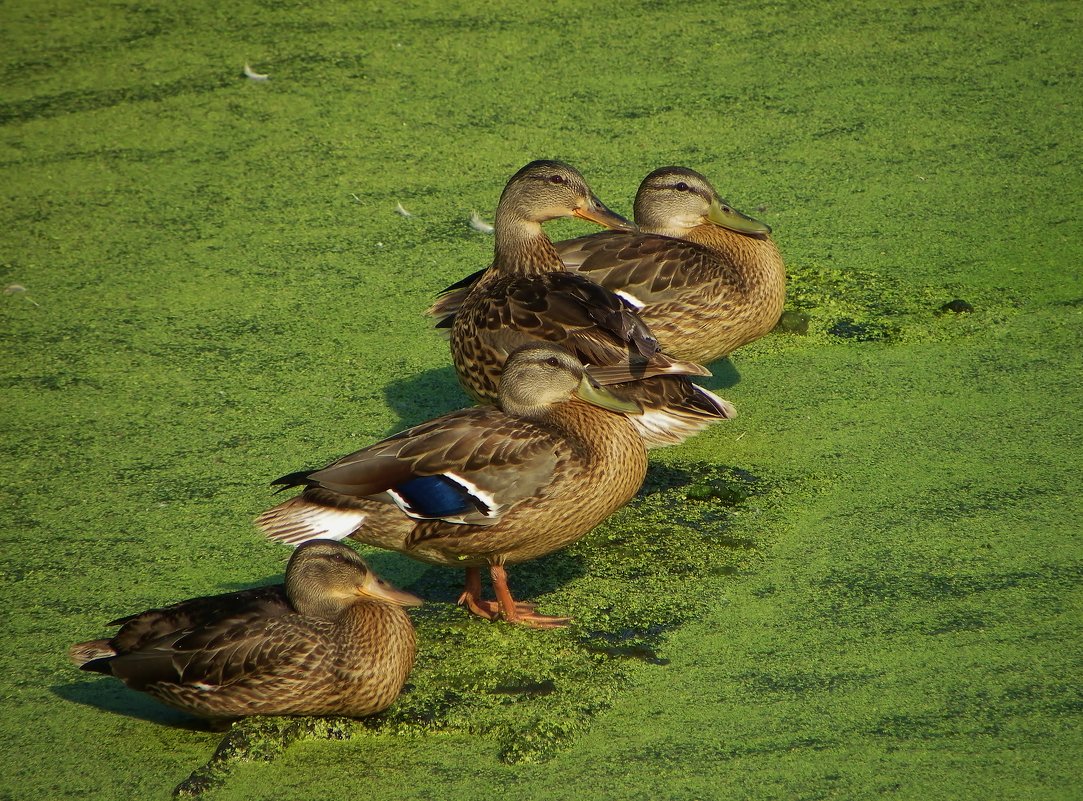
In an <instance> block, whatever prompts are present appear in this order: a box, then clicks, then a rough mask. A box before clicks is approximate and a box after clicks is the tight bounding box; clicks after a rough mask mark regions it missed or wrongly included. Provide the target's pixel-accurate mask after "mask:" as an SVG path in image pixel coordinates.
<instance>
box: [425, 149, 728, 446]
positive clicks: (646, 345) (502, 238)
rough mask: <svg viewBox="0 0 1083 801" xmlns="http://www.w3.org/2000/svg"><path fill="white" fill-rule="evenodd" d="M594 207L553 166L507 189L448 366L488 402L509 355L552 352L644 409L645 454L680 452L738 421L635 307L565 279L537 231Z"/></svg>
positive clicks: (525, 171)
mask: <svg viewBox="0 0 1083 801" xmlns="http://www.w3.org/2000/svg"><path fill="white" fill-rule="evenodd" d="M598 206H600V203H599V202H598V201H597V199H596V198H595V197H594V194H593V193H592V192H591V190H590V187H588V186H587V183H586V181H585V180H584V178H583V176H582V175H580V173H579V172H578V171H577V170H576V169H575V168H573V167H571V166H569V165H567V164H564V163H562V162H559V161H534V162H531V163H530V164H528V165H526V166H525V167H523V168H522V169H521V170H519V172H517V173H516V174H515V175H513V176H512V178H511V179H510V180H509V181H508V184H507V186H506V187H505V189H504V192H503V194H502V195H501V197H500V203H499V205H498V207H497V212H496V219H495V222H494V229H495V255H494V258H493V263H492V265H491V266H490V267H489V268H488V269H487V270H486V271H485V272H484V273H483V274H482V275H481V276H480V277H479V278H478V280H477V281H476V282H474V283H473V284H472V285H471V286H470V287H469V291H468V292H467V294H466V296H465V298H463V300H462V304H461V306H460V307H459V308H458V309H457V311H456V312H455V313H454V320H453V321H452V323H451V353H452V360H453V361H454V363H455V369H456V371H457V373H458V375H459V380H460V381H461V382H462V384H463V387H464V388H465V389H466V391H467V392H468V393H469V394H470V395H472V396H473V397H474V398H476V399H478V400H481V401H483V402H493V401H494V400H495V399H496V396H497V391H498V387H499V384H500V375H501V371H502V369H503V366H504V361H505V359H507V357H508V354H509V353H510V352H511V351H512V350H514V349H515V348H516V347H517V346H519V345H522V344H524V343H526V342H538V341H547V342H557V343H559V344H561V345H563V346H564V347H566V348H568V349H569V350H570V351H571V352H572V353H574V354H575V355H576V356H577V357H578V358H579V359H580V361H582V362H583V363H584V364H587V365H589V368H588V370H589V372H590V373H591V375H592V376H593V377H594V378H596V379H597V380H598V381H600V382H602V383H604V384H606V385H617V386H611V388H612V390H613V392H614V394H616V395H618V396H619V397H624V398H627V399H629V400H632V401H634V402H635V403H636V404H638V405H639V406H640V407H641V408H642V410H643V413H642V414H641V415H639V416H637V417H635V418H633V423H634V424H635V425H636V428H637V429H638V430H639V432H640V434H641V435H642V436H643V438H644V440H645V441H646V442H647V445H648V447H655V446H660V445H669V444H674V443H676V442H680V441H681V440H683V439H685V438H686V437H688V436H691V435H692V434H695V433H697V432H698V431H700V430H702V429H703V428H704V427H706V426H707V425H709V424H710V423H712V422H717V421H718V420H721V419H726V418H730V417H733V416H735V411H734V409H733V407H732V406H731V405H730V404H729V403H727V402H726V401H724V400H722V399H721V398H718V397H716V396H715V395H713V394H712V393H710V392H708V391H707V390H705V389H703V388H701V387H697V386H696V385H694V384H693V383H692V382H691V381H690V380H689V379H688V378H687V377H686V376H687V375H708V374H709V373H708V371H706V370H705V369H704V368H702V367H700V366H699V365H698V364H693V363H691V362H688V361H678V360H676V359H673V358H671V357H670V356H669V355H668V354H666V353H664V352H662V351H661V350H660V349H659V347H658V342H657V339H656V338H655V335H654V334H653V333H652V332H651V331H650V329H649V327H648V326H646V325H644V322H643V320H642V319H641V317H640V315H639V314H638V313H637V312H636V310H635V306H634V303H631V302H629V300H628V299H626V298H623V297H620V296H619V295H618V294H615V293H613V292H612V291H610V290H609V289H606V288H604V287H601V286H600V285H598V284H596V283H594V282H593V281H591V280H589V279H588V278H585V277H584V276H582V275H579V274H577V273H573V272H569V271H567V270H566V269H565V267H564V263H563V262H562V261H561V260H560V257H559V255H558V253H557V251H556V249H555V248H554V247H553V243H552V242H551V241H550V240H549V237H547V236H546V235H545V232H544V231H543V230H542V225H541V224H542V223H543V222H545V221H547V220H551V219H554V218H556V217H562V216H563V217H571V216H580V217H587V218H588V219H594V220H596V221H598V220H599V216H598V214H597V212H596V211H595V210H596V209H597V208H598ZM603 208H604V207H603ZM584 210H586V212H585V211H584ZM601 219H602V220H603V221H604V220H607V219H608V216H605V215H603V216H602V217H601ZM613 227H623V228H624V231H625V232H626V231H627V230H628V229H629V226H628V225H624V226H618V225H616V224H614V226H613ZM622 235H624V232H622ZM430 313H433V310H430Z"/></svg>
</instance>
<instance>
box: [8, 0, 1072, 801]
mask: <svg viewBox="0 0 1083 801" xmlns="http://www.w3.org/2000/svg"><path fill="white" fill-rule="evenodd" d="M520 5H521V4H517V5H516V6H510V5H509V6H508V7H506V8H503V9H493V8H491V7H486V8H482V7H478V6H477V5H468V4H459V5H448V4H437V3H425V4H413V5H406V4H389V3H369V4H358V5H354V6H349V5H342V4H330V3H316V4H311V3H309V4H292V3H268V4H245V3H241V4H239V5H238V4H233V5H231V6H230V7H229V11H228V12H226V11H221V10H219V9H218V7H217V6H214V5H212V4H201V3H186V4H175V5H173V6H166V5H157V4H123V3H116V4H111V5H108V6H102V7H100V8H97V9H93V10H91V9H88V8H86V7H84V6H83V5H79V4H75V3H69V2H50V3H34V4H30V3H7V4H5V6H4V12H3V19H4V25H3V28H2V33H0V37H2V40H3V42H4V47H3V49H2V50H0V68H2V70H3V75H4V81H3V89H2V90H0V91H2V94H0V125H2V128H0V175H2V183H3V186H4V188H5V203H4V204H3V208H2V210H0V215H2V219H3V227H2V231H3V233H2V234H0V237H2V241H3V249H2V256H0V280H2V284H3V286H4V287H5V292H4V294H3V295H2V296H0V315H2V321H3V323H2V326H0V335H2V336H3V344H4V347H3V352H2V354H3V355H2V357H0V358H2V359H3V370H2V373H0V380H2V384H3V404H4V409H5V412H6V413H5V415H4V417H3V426H4V437H3V439H2V441H0V448H2V451H3V459H4V461H3V468H4V476H5V480H4V482H3V484H2V485H0V495H2V498H3V500H2V502H0V524H2V529H0V531H2V533H0V536H2V537H3V549H2V551H0V603H2V605H3V610H4V611H3V614H2V615H0V621H2V623H0V625H2V627H3V628H2V631H3V634H4V642H5V644H6V647H5V648H4V649H3V652H2V654H0V666H2V670H0V699H2V700H0V703H2V709H3V728H2V740H0V742H2V746H0V748H2V750H0V754H2V755H3V758H4V765H5V770H4V771H3V775H2V778H0V798H12V799H14V798H19V799H23V798H27V799H37V798H42V799H44V798H50V799H51V798H63V797H81V798H168V797H169V796H170V794H171V793H173V792H174V791H175V790H176V791H177V792H178V793H180V794H188V795H196V796H201V797H203V798H206V799H215V800H217V799H257V798H258V799H291V798H296V799H301V798H315V797H319V798H347V797H357V796H358V795H362V796H364V797H366V798H369V799H414V798H416V799H427V798H440V799H460V798H461V799H467V798H469V799H475V798H480V797H486V796H491V795H493V793H494V792H496V793H499V794H501V795H504V796H507V797H514V798H523V799H560V798H569V799H571V798H640V797H644V796H651V797H657V798H665V799H706V798H719V797H725V798H749V799H763V798H779V799H815V798H827V797H836V798H866V797H876V796H884V797H892V798H923V799H925V798H931V799H938V798H943V799H959V798H973V799H989V798H1005V799H1008V798H1011V799H1017V798H1027V799H1059V798H1065V799H1066V798H1072V797H1073V796H1075V797H1078V790H1077V789H1076V788H1077V787H1078V775H1079V773H1080V771H1081V769H1083V765H1081V764H1080V763H1081V760H1080V757H1079V754H1080V753H1081V752H1083V737H1081V736H1080V731H1079V729H1080V725H1079V724H1080V705H1081V698H1080V696H1081V692H1080V684H1079V680H1078V676H1079V675H1080V669H1081V667H1083V665H1081V664H1080V662H1081V659H1080V650H1081V649H1080V645H1079V623H1078V621H1079V620H1080V612H1081V611H1083V610H1081V609H1080V607H1081V603H1080V592H1079V586H1080V573H1081V561H1083V560H1081V555H1080V547H1079V523H1078V520H1079V517H1080V503H1079V494H1080V489H1081V487H1080V484H1081V479H1080V476H1081V475H1083V465H1081V463H1080V462H1081V459H1080V456H1079V453H1080V446H1081V444H1083V443H1081V442H1080V440H1081V436H1080V413H1079V408H1080V405H1081V401H1083V398H1081V393H1080V381H1081V378H1080V376H1081V375H1083V370H1081V369H1080V368H1081V366H1083V365H1081V359H1080V356H1079V353H1080V349H1081V345H1083V342H1081V340H1083V280H1081V277H1080V270H1079V264H1080V261H1081V258H1080V257H1081V255H1083V254H1081V250H1083V249H1081V247H1080V242H1081V241H1083V224H1081V205H1083V204H1081V197H1080V196H1081V189H1080V186H1081V184H1080V175H1079V168H1078V165H1079V164H1080V163H1081V160H1083V152H1081V151H1083V145H1081V141H1080V138H1079V135H1078V120H1079V119H1080V117H1081V114H1083V102H1081V101H1083V97H1081V95H1083V89H1081V88H1080V86H1081V84H1080V81H1079V67H1078V31H1079V30H1080V29H1081V24H1083V11H1081V9H1080V7H1079V5H1078V4H1077V3H1023V4H1019V3H1013V4H1008V3H999V2H994V3H966V2H952V3H936V2H929V3H917V2H914V3H909V4H906V5H898V6H896V7H893V8H892V9H891V10H886V9H883V8H880V7H879V4H877V6H875V7H874V6H873V5H871V4H870V5H869V6H859V7H857V8H854V7H853V6H852V5H851V4H843V3H820V4H813V5H809V4H798V3H774V4H762V3H758V4H752V3H738V4H732V5H728V6H727V7H726V8H725V9H724V12H717V13H713V12H712V11H711V10H710V9H709V8H707V7H696V6H695V5H694V4H662V3H650V4H640V5H637V6H629V5H627V4H624V5H616V4H612V5H602V4H597V5H591V4H588V5H586V6H584V5H583V4H573V3H564V2H560V3H549V4H544V5H543V6H542V7H540V8H538V9H533V10H531V9H526V8H522V7H520ZM245 61H249V62H250V63H251V65H252V67H253V68H254V69H255V70H257V71H259V72H264V73H267V74H269V75H270V79H269V80H267V81H251V80H248V79H245V78H244V77H243V76H242V74H241V68H242V66H243V64H244V62H245ZM542 156H544V157H556V158H563V159H566V160H568V161H571V162H572V163H574V164H576V165H577V166H579V167H581V168H582V169H583V171H584V172H585V173H586V175H587V177H588V178H589V179H590V180H591V182H592V184H593V186H594V188H595V189H596V191H597V192H598V194H599V195H600V196H601V197H602V198H603V199H605V200H606V201H607V202H609V203H610V204H611V205H613V206H614V207H615V208H617V209H618V210H621V211H623V212H626V213H627V212H629V211H630V199H631V195H632V193H633V192H634V188H635V186H636V185H637V184H638V181H639V179H640V178H641V177H642V176H643V175H644V174H646V173H647V172H648V171H649V170H651V169H653V168H654V167H657V166H659V165H662V164H670V163H678V164H687V165H688V166H691V167H694V168H696V169H699V170H701V171H703V172H704V173H706V174H707V175H709V176H711V178H712V179H713V180H714V182H715V183H716V184H717V185H718V186H719V188H720V189H721V190H722V192H723V194H725V195H727V196H728V197H729V199H730V200H732V201H733V202H734V204H735V205H736V206H737V207H738V208H742V209H744V210H745V211H747V212H749V213H752V214H755V215H756V216H759V217H761V218H763V219H765V220H766V221H768V222H770V223H771V224H772V225H773V226H774V227H775V231H776V238H777V240H778V242H779V244H780V247H781V248H782V250H783V253H784V255H785V256H786V258H787V264H788V267H789V271H790V275H791V282H790V291H789V297H788V306H787V308H788V314H787V318H786V320H785V321H784V323H785V324H784V326H783V329H784V330H780V331H777V332H775V333H773V334H772V335H770V336H768V337H766V338H765V339H763V340H761V341H760V342H758V343H755V344H754V345H751V346H749V347H747V348H745V349H743V350H741V351H740V352H738V353H737V354H735V356H734V357H733V358H732V359H730V360H727V361H723V362H719V363H717V364H715V365H713V369H714V373H715V376H714V377H713V378H712V379H710V380H709V382H710V386H711V387H712V388H714V389H716V390H717V391H718V392H720V393H721V394H723V395H724V396H725V397H727V398H728V399H730V400H732V401H733V402H734V403H735V404H736V405H737V407H738V409H739V410H740V412H741V416H740V417H739V418H738V419H737V420H735V421H732V422H730V423H727V424H725V425H721V426H716V427H715V428H714V429H713V430H711V431H710V432H708V433H706V434H704V435H702V436H701V437H698V438H696V439H695V440H693V441H690V442H688V443H686V444H685V445H682V446H680V447H678V448H673V449H667V450H665V451H661V452H655V453H654V454H653V455H652V467H651V471H650V475H649V478H648V482H647V484H646V486H645V487H644V490H643V492H642V493H641V494H640V495H639V497H637V498H636V500H635V501H634V502H633V503H632V504H631V505H629V506H628V507H627V508H626V509H624V510H622V511H621V512H620V513H618V514H617V515H615V516H614V517H613V518H612V519H611V520H610V521H608V522H606V523H605V524H604V525H603V526H601V527H600V528H599V529H598V530H596V531H595V532H593V533H592V534H591V535H589V536H588V537H587V538H585V539H584V540H583V541H582V542H580V543H579V544H578V545H576V546H575V547H573V548H571V549H569V550H568V551H565V552H563V553H560V554H555V555H553V556H551V557H549V558H546V559H543V560H540V561H538V562H536V563H533V564H529V565H524V566H521V567H518V568H516V569H514V570H513V571H512V583H513V587H514V588H515V590H516V591H517V592H518V593H520V594H522V595H523V596H524V597H533V598H536V599H537V600H538V601H539V603H540V605H541V608H542V610H543V611H546V612H552V613H570V614H573V615H574V616H575V618H576V622H575V625H573V626H572V627H571V628H569V629H567V630H564V631H555V632H533V631H521V630H517V629H513V628H511V627H509V626H506V625H502V624H495V625H491V624H485V623H482V622H479V621H475V620H470V619H467V617H466V616H465V615H464V614H463V613H462V611H461V610H459V609H457V608H456V607H455V606H454V605H453V602H454V598H455V596H456V594H457V590H458V586H457V582H458V580H459V577H458V576H457V575H455V574H454V573H451V572H447V571H440V570H437V569H431V568H427V567H425V566H423V565H420V564H417V563H414V562H411V561H409V560H407V559H404V558H402V557H399V556H397V555H394V554H385V553H380V552H369V553H368V554H367V555H368V556H369V558H370V560H371V561H372V563H373V564H374V565H375V566H376V567H377V569H378V570H379V571H380V572H381V573H382V574H383V575H385V576H386V577H387V578H389V579H390V580H392V581H394V582H396V583H397V584H399V585H401V586H404V587H407V588H409V589H411V590H413V591H415V592H418V593H420V594H422V595H424V596H425V597H426V598H428V599H430V600H431V601H432V602H431V603H429V604H427V605H426V606H425V607H423V608H422V609H420V610H418V612H417V614H416V617H415V620H416V622H417V626H418V632H419V639H420V646H421V655H420V658H419V662H418V666H417V669H416V670H415V673H414V675H413V677H412V678H411V682H410V686H409V688H408V691H407V692H406V693H405V694H404V695H403V696H402V698H401V699H400V701H399V702H398V703H397V704H396V705H395V706H394V707H392V708H391V709H390V710H388V711H387V712H386V713H385V714H383V715H381V716H378V717H377V718H374V719H370V720H368V721H363V722H355V721H349V720H342V719H330V720H309V719H299V720H286V719H281V720H280V719H268V720H263V721H247V722H244V723H242V724H239V725H237V726H235V727H234V728H233V729H232V730H230V731H228V732H214V731H210V730H208V729H207V728H206V727H204V726H202V725H201V724H199V723H198V722H194V721H192V720H191V719H189V718H186V717H185V716H183V715H180V714H178V713H174V712H172V711H169V710H167V709H164V708H162V707H160V706H158V705H156V704H154V703H153V702H151V701H149V700H147V699H144V698H142V697H140V696H138V695H136V694H134V693H129V692H127V691H126V690H125V689H124V688H123V687H121V686H120V685H119V683H117V682H113V681H110V680H107V679H104V678H99V677H92V676H88V675H86V674H81V673H79V672H78V671H76V670H74V669H73V668H72V667H71V666H70V665H69V664H68V663H67V662H66V658H65V653H64V652H65V649H66V647H67V645H68V644H69V643H71V642H73V641H75V640H77V639H85V638H88V637H92V636H97V635H99V634H100V633H104V631H105V629H104V627H103V626H102V624H103V623H104V622H105V621H107V620H109V619H111V618H113V617H116V616H118V615H121V614H124V613H128V612H132V611H136V610H139V609H143V608H146V607H148V606H151V605H156V604H161V603H163V602H168V601H172V600H176V599H179V598H185V597H190V596H193V595H199V594H206V593H210V592H220V591H226V590H230V589H234V588H238V587H244V586H252V585H255V584H259V583H264V582H267V581H273V580H276V579H277V578H278V577H280V575H281V572H282V569H283V567H284V563H285V558H286V553H285V552H284V550H283V549H281V548H280V547H278V546H275V545H273V544H271V543H267V542H264V541H263V540H262V539H261V538H260V536H259V535H258V534H257V533H256V532H255V531H254V530H253V528H252V527H251V525H250V519H251V517H252V516H254V515H255V514H256V513H258V512H259V511H260V510H262V509H263V508H265V507H266V506H267V505H269V504H271V503H273V502H274V499H273V497H272V495H271V493H270V491H269V489H268V488H267V482H268V481H269V480H270V479H272V478H274V477H275V476H277V475H280V474H281V473H284V472H287V471H289V470H293V469H297V468H299V467H303V466H306V465H312V466H314V465H319V464H322V463H323V462H325V461H326V460H328V459H330V458H332V457H334V456H337V455H339V454H341V453H344V452H347V451H348V450H351V449H353V448H355V447H359V446H360V445H363V444H365V443H368V442H372V441H373V440H374V439H376V438H378V437H381V436H384V435H387V434H389V433H391V432H393V431H395V430H398V429H399V428H401V427H403V426H405V425H408V424H411V423H415V422H418V421H420V420H423V419H426V418H428V417H431V416H434V415H436V414H439V413H442V412H444V411H447V410H450V409H453V408H456V407H458V406H460V405H463V404H464V403H465V399H464V397H463V396H462V394H461V392H460V391H459V389H458V388H457V385H456V383H455V380H454V375H453V373H452V372H451V370H450V368H449V367H448V355H447V346H446V343H445V342H443V341H442V340H441V339H440V337H439V336H437V335H436V334H434V333H433V332H432V331H430V330H429V327H428V325H427V323H426V321H425V320H424V319H423V318H422V317H421V316H420V311H421V310H422V309H423V308H424V307H425V305H426V304H427V303H428V302H429V300H430V298H431V296H432V293H433V292H434V291H435V290H436V289H438V288H440V287H442V286H444V285H445V284H447V283H449V282H450V281H452V280H455V279H457V278H459V277H461V276H462V275H464V274H466V273H467V272H470V271H472V270H474V269H476V268H477V267H479V266H481V265H483V264H484V263H485V262H486V260H487V258H488V255H489V250H490V248H491V240H490V239H488V238H487V237H485V236H484V235H482V234H480V233H477V232H475V231H473V230H471V229H470V228H469V227H468V226H467V224H466V220H467V218H468V217H469V214H470V212H471V210H472V209H478V210H479V211H481V212H482V213H483V214H486V213H489V214H491V209H492V207H493V206H494V205H495V201H496V197H497V195H498V193H499V190H500V188H501V187H502V185H503V181H504V180H505V179H506V177H507V176H508V175H510V174H511V173H512V172H513V171H514V170H515V169H517V168H518V167H519V166H521V164H522V163H524V162H525V161H527V160H529V159H531V158H535V157H542ZM397 203H401V204H402V206H403V207H405V208H406V209H408V210H409V211H410V212H411V213H412V214H413V216H411V217H403V216H400V215H398V214H396V213H395V207H396V204H397ZM551 228H552V231H553V234H554V236H570V235H575V234H579V233H583V232H584V231H585V229H584V228H583V227H582V226H580V225H575V224H572V223H558V224H553V225H552V226H551ZM953 301H959V302H954V303H953Z"/></svg>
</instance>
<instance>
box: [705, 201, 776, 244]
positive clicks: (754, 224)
mask: <svg viewBox="0 0 1083 801" xmlns="http://www.w3.org/2000/svg"><path fill="white" fill-rule="evenodd" d="M707 219H708V220H710V221H711V222H713V223H714V224H715V225H718V226H721V227H722V228H728V229H729V230H730V231H736V232H737V233H739V234H759V235H760V236H766V235H767V234H769V233H771V226H770V225H768V224H767V223H762V222H760V221H759V220H756V219H753V218H752V217H749V216H748V215H747V214H742V213H741V212H739V211H737V209H735V208H732V207H730V206H728V205H723V204H722V203H720V202H719V201H718V198H715V199H714V200H712V201H711V210H710V211H708V212H707Z"/></svg>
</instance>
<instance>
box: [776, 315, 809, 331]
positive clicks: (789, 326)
mask: <svg viewBox="0 0 1083 801" xmlns="http://www.w3.org/2000/svg"><path fill="white" fill-rule="evenodd" d="M808 323H809V316H808V315H807V314H805V313H804V312H799V311H784V312H782V316H781V317H779V318H778V324H777V325H775V330H777V331H785V332H786V333H787V334H807V333H808Z"/></svg>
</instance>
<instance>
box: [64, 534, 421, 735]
mask: <svg viewBox="0 0 1083 801" xmlns="http://www.w3.org/2000/svg"><path fill="white" fill-rule="evenodd" d="M420 604H421V600H420V599H418V598H416V597H415V596H413V595H410V594H409V593H407V592H403V591H402V590H397V589H395V588H394V587H391V586H390V585H389V584H388V583H387V582H385V581H383V580H382V579H380V578H379V577H378V576H377V575H376V574H375V573H373V572H372V571H371V570H369V568H368V566H367V565H366V564H365V562H364V561H363V560H362V559H361V557H360V556H358V555H357V552H356V551H354V550H353V549H352V548H350V547H349V546H347V545H344V544H342V543H341V542H334V541H331V540H312V541H310V542H306V543H305V544H304V545H303V546H301V547H299V548H298V549H297V550H296V551H294V552H293V555H292V556H291V557H290V561H289V564H288V565H287V566H286V581H285V584H284V585H282V584H279V585H275V586H270V587H257V588H255V589H251V590H241V591H240V592H230V593H226V594H224V595H212V596H207V597H203V598H193V599H191V600H188V601H181V602H180V603H177V604H173V605H172V606H167V607H164V608H162V609H151V610H149V611H147V612H142V613H140V614H137V615H132V616H130V617H125V618H121V619H119V620H114V621H113V622H112V623H110V624H109V625H110V626H120V630H119V631H118V632H117V633H116V635H115V636H114V637H112V638H111V639H107V640H91V641H89V642H81V643H76V644H75V645H73V646H72V647H71V649H70V650H69V656H70V657H71V659H72V661H73V662H74V663H75V664H77V665H78V666H79V667H81V668H82V669H83V670H90V671H96V672H98V673H106V674H109V675H112V676H116V677H117V678H118V679H120V680H121V681H123V682H124V683H125V684H127V685H128V686H129V687H131V688H132V689H134V690H142V691H143V692H146V693H148V694H149V695H151V696H153V697H154V698H156V699H158V700H159V701H161V702H163V703H165V704H168V705H169V706H172V707H176V708H177V709H180V710H183V711H185V712H189V713H191V714H194V715H198V716H200V717H204V718H212V719H215V718H234V717H243V716H246V715H347V716H350V717H361V716H364V715H371V714H374V713H376V712H379V711H381V710H383V709H386V708H387V707H388V706H390V705H391V703H392V702H393V701H394V700H395V699H396V698H397V697H398V695H399V692H400V691H401V690H402V686H403V684H405V683H406V677H407V676H408V675H409V673H410V669H411V668H412V667H413V664H414V650H415V645H414V627H413V625H412V624H411V622H410V618H409V617H408V616H407V614H406V612H405V611H403V609H402V607H404V606H418V605H420Z"/></svg>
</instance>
